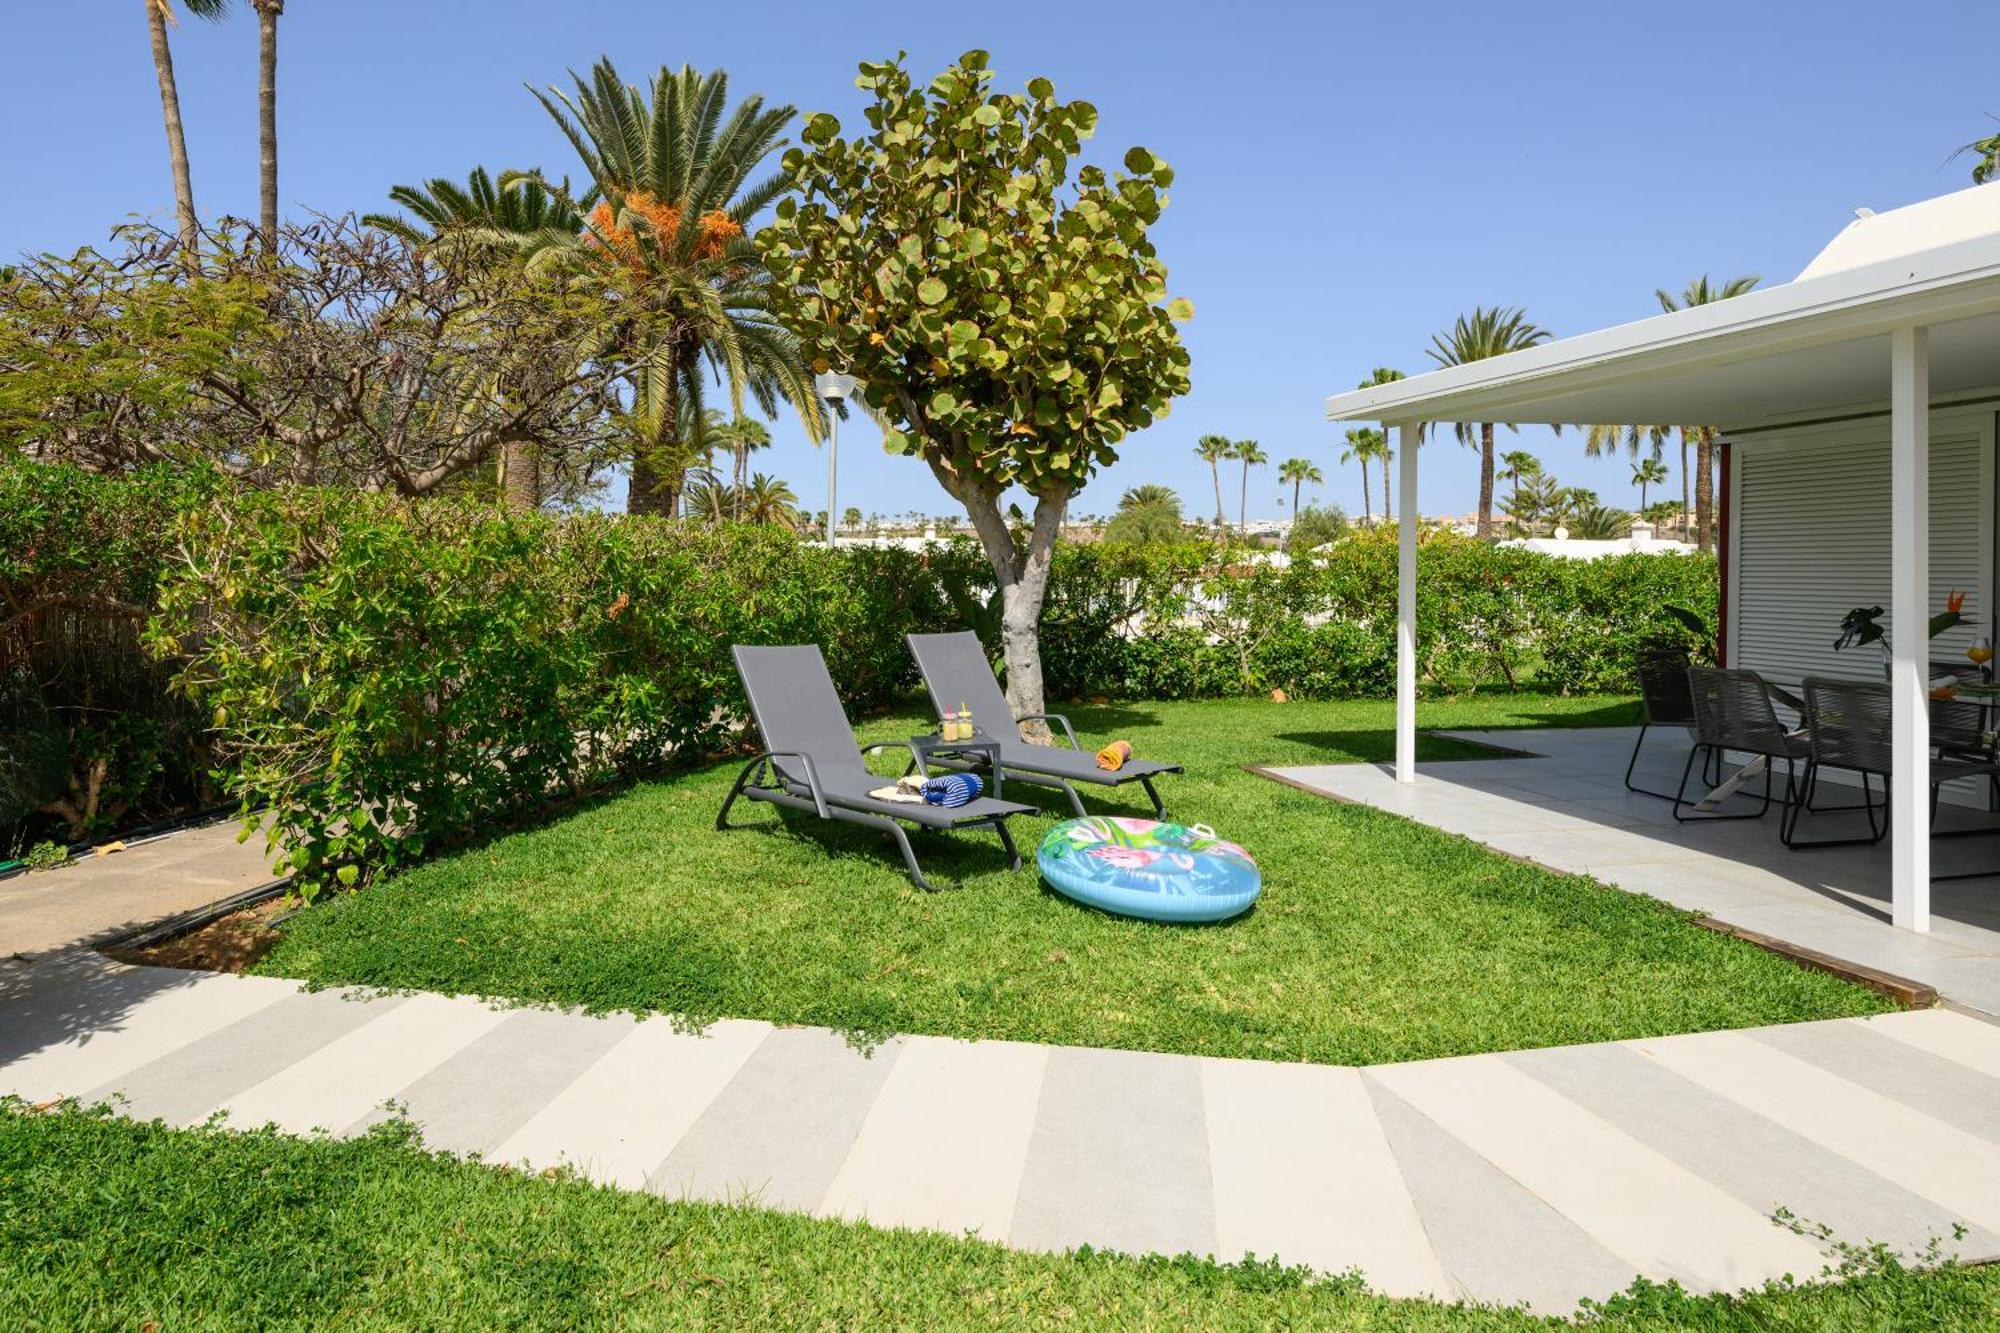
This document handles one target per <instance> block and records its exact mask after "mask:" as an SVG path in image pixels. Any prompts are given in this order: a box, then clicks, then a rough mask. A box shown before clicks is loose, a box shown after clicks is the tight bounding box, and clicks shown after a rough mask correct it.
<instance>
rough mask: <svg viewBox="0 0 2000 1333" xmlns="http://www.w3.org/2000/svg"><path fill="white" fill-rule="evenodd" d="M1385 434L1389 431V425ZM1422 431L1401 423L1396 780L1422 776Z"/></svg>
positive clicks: (1398, 456) (1398, 449)
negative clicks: (1419, 654) (1419, 599)
mask: <svg viewBox="0 0 2000 1333" xmlns="http://www.w3.org/2000/svg"><path fill="white" fill-rule="evenodd" d="M1382 433H1383V434H1384V435H1385V436H1386V435H1387V434H1388V433H1389V427H1388V424H1387V423H1386V422H1385V423H1383V426H1382ZM1417 433H1418V427H1416V426H1414V425H1404V426H1398V427H1397V428H1396V464H1397V466H1398V468H1399V469H1400V471H1399V472H1398V473H1397V480H1398V483H1399V484H1398V486H1397V488H1396V489H1397V492H1398V494H1397V499H1396V507H1397V512H1396V781H1398V782H1415V781H1416V780H1417Z"/></svg>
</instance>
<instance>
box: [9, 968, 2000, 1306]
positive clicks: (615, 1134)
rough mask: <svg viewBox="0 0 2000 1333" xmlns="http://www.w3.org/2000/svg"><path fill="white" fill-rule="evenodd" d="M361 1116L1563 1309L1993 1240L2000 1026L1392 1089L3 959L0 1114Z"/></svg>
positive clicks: (1653, 1049)
mask: <svg viewBox="0 0 2000 1333" xmlns="http://www.w3.org/2000/svg"><path fill="white" fill-rule="evenodd" d="M6 1093H12V1094H16V1095H19V1096H21V1097H24V1098H26V1099H28V1100H30V1101H31V1102H42V1101H45V1100H48V1099H51V1098H55V1097H59V1096H63V1095H76V1096H80V1097H84V1098H87V1099H93V1100H94V1099H102V1098H106V1097H110V1096H112V1095H114V1094H115V1095H118V1096H122V1097H123V1098H125V1099H126V1100H127V1109H128V1110H129V1113H130V1114H133V1115H136V1116H142V1117H148V1118H150V1117H163V1118H165V1119H166V1120H168V1121H171V1122H175V1123H181V1124H191V1123H195V1122H198V1121H201V1120H203V1119H204V1118H206V1117H208V1116H209V1115H211V1114H212V1113H214V1112H217V1111H221V1112H225V1113H226V1114H227V1115H228V1116H229V1118H230V1119H231V1121H232V1122H234V1123H237V1124H242V1125H256V1124H262V1123H265V1122H273V1123H275V1124H277V1125H279V1126H280V1127H282V1128H283V1129H285V1130H287V1131H292V1132H298V1133H305V1132H309V1131H312V1130H314V1129H316V1128H323V1129H327V1130H330V1131H332V1132H335V1133H351V1132H354V1131H356V1130H357V1129H359V1128H361V1127H364V1126H366V1125H367V1124H369V1123H371V1122H373V1121H374V1120H376V1119H378V1118H380V1117H381V1116H383V1115H385V1114H387V1113H388V1112H387V1111H385V1109H384V1108H385V1105H386V1104H387V1103H390V1102H392V1101H393V1102H395V1103H397V1104H399V1105H400V1106H402V1107H403V1108H404V1110H405V1113H406V1114H407V1115H408V1116H410V1117H411V1118H412V1119H414V1120H415V1121H416V1122H418V1124H419V1125H420V1126H421V1127H422V1129H423V1132H424V1135H425V1138H426V1140H427V1141H428V1142H429V1143H430V1144H432V1145H433V1146H436V1147H440V1148H446V1149H450V1150H453V1151H456V1152H463V1153H475V1152H476V1153H479V1154H482V1155H483V1156H484V1157H485V1158H486V1159H487V1160H489V1161H496V1162H507V1163H525V1164H527V1165H529V1166H534V1167H540V1166H545V1165H553V1164H557V1163H568V1164H571V1165H573V1166H575V1167H577V1168H578V1169H579V1170H581V1171H582V1172H584V1173H586V1174H587V1175H589V1176H591V1177H593V1178H595V1179H598V1180H602V1181H605V1182H608V1183H611V1184H615V1185H618V1186H622V1187H625V1188H628V1189H647V1190H653V1191H657V1192H659V1193H662V1194H666V1195H670V1196H675V1197H681V1196H687V1197H695V1198H708V1199H726V1200H732V1201H754V1202H758V1203H762V1204H766V1205H769V1206H773V1207H778V1208H786V1209H796V1210H802V1211H805V1212H810V1213H815V1214H820V1215H825V1216H837V1217H854V1218H860V1217H865V1218H868V1219H870V1220H872V1221H874V1222H876V1223H880V1224H884V1225H894V1226H911V1227H924V1228H933V1229H937V1230H940V1231H946V1232H953V1233H960V1232H976V1233H978V1234H980V1235H982V1236H986V1237H988V1238H991V1239H994V1240H998V1241H1003V1242H1006V1243H1008V1244H1011V1245H1016V1246H1021V1247H1029V1248H1038V1249H1056V1250H1059V1249H1064V1248H1068V1247H1071V1246H1076V1245H1082V1244H1086V1243H1088V1244H1090V1245H1093V1246H1098V1247H1101V1248H1111V1249H1117V1250H1125V1251H1134V1252H1146V1251H1159V1252H1165V1253H1179V1252H1182V1251H1193V1252H1197V1253H1204V1254H1215V1255H1219V1256H1222V1257H1225V1258H1232V1259H1233V1258H1236V1257H1240V1256H1241V1255H1243V1254H1245V1253H1255V1254H1258V1255H1266V1256H1268V1255H1273V1254H1275V1255H1277V1256H1279V1257H1281V1258H1283V1259H1284V1260H1286V1261H1288V1262H1291V1263H1297V1264H1307V1265H1311V1266H1313V1267H1315V1268H1319V1269H1322V1270H1327V1271H1341V1270H1346V1269H1349V1268H1358V1269H1359V1270H1361V1272H1363V1273H1364V1274H1365V1275H1366V1276H1367V1278H1368V1280H1369V1281H1370V1282H1371V1283H1372V1284H1373V1285H1374V1286H1375V1287H1376V1288H1378V1289H1379V1290H1382V1291H1385V1292H1388V1293H1391V1294H1394V1295H1439V1296H1446V1297H1450V1296H1456V1295H1466V1296H1471V1297H1475V1298H1478V1299H1481V1300H1490V1301H1500V1302H1510V1303H1511V1302H1527V1303H1529V1304H1530V1305H1532V1306H1534V1307H1535V1308H1538V1309H1543V1310H1549V1311H1569V1310H1571V1309H1573V1307H1574V1305H1575V1303H1576V1301H1577V1300H1578V1299H1579V1298H1581V1297H1585V1296H1593V1297H1594V1296H1603V1295H1606V1294H1608V1293H1610V1292H1613V1291H1616V1290H1618V1289H1619V1288H1622V1287H1624V1286H1625V1285H1626V1284H1627V1283H1628V1282H1630V1280H1631V1279H1632V1277H1633V1276H1634V1275H1635V1274H1637V1273H1644V1274H1647V1275H1649V1276H1652V1277H1654V1278H1659V1279H1666V1278H1674V1279H1678V1280H1679V1281H1680V1282H1682V1283H1684V1284H1685V1285H1687V1286H1689V1287H1692V1288H1696V1289H1702V1290H1707V1289H1735V1288H1740V1287H1743V1286H1747V1285H1752V1284H1756V1283H1759V1282H1762V1281H1763V1280H1765V1279H1767V1278H1772V1277H1777V1276H1779V1275H1782V1274H1785V1273H1791V1274H1795V1275H1798V1276H1800V1277H1806V1276H1810V1275H1814V1274H1816V1273H1818V1271H1819V1270H1820V1268H1821V1266H1822V1263H1823V1262H1824V1260H1823V1256H1822V1254H1821V1252H1820V1250H1819V1249H1818V1247H1817V1246H1816V1245H1814V1244H1813V1243H1810V1242H1809V1241H1807V1240H1806V1239H1803V1238H1801V1237H1800V1236H1798V1235H1796V1234H1794V1233H1793V1232H1792V1231H1789V1230H1787V1229H1784V1228H1782V1227H1780V1226H1778V1225H1776V1224H1774V1222H1773V1221H1772V1220H1771V1214H1772V1213H1773V1212H1774V1211H1775V1210H1777V1209H1779V1208H1787V1209H1790V1210H1791V1211H1792V1212H1793V1213H1795V1214H1797V1215H1799V1216H1800V1217H1803V1218H1807V1219H1811V1220H1813V1221H1816V1222H1822V1223H1825V1224H1827V1225H1829V1226H1831V1227H1832V1228H1834V1230H1835V1231H1836V1232H1837V1233H1838V1234H1839V1235H1840V1236H1841V1237H1843V1238H1846V1239H1851V1240H1856V1241H1860V1240H1880V1241H1884V1242H1887V1243H1890V1244H1893V1245H1896V1246H1898V1247H1901V1248H1904V1249H1906V1250H1915V1249H1917V1248H1918V1247H1920V1246H1921V1245H1922V1244H1923V1243H1924V1242H1925V1241H1926V1240H1927V1239H1929V1238H1931V1237H1933V1236H1938V1237H1946V1238H1949V1237H1950V1235H1951V1232H1952V1228H1953V1227H1954V1225H1962V1226H1963V1227H1965V1228H1966V1233H1965V1236H1964V1238H1963V1240H1961V1241H1958V1242H1956V1243H1954V1244H1952V1245H1949V1246H1948V1249H1949V1250H1951V1251H1953V1252H1956V1253H1959V1254H1961V1255H1964V1256H1966V1257H1969V1258H1979V1257H1991V1256H2000V1027H1994V1026H1991V1025H1989V1024H1986V1023H1984V1022H1982V1021H1980V1020H1978V1019H1975V1018H1971V1017H1967V1016H1965V1015H1962V1014H1958V1013H1952V1012H1948V1011H1943V1010H1929V1011H1924V1012H1915V1013H1898V1014H1893V1015H1889V1016H1886V1017H1880V1018H1872V1019H1865V1020H1864V1019H1848V1020H1840V1021H1834V1022H1824V1023H1808V1024H1800V1025H1797V1026H1789V1027H1779V1028H1765V1029H1757V1030H1750V1031H1740V1032H1718V1033H1708V1034H1701V1035H1692V1036H1675V1037H1664V1038H1658V1039H1651V1040H1641V1041H1626V1042H1616V1043H1610V1044H1605V1045H1596V1046H1580V1047H1567V1048H1559V1049H1550V1050H1538V1051H1521V1052H1512V1053H1506V1054H1492V1055H1477V1056H1469V1057H1463V1058H1458V1059H1450V1060H1434V1061H1425V1062H1420V1063H1412V1064H1399V1065H1379V1066H1374V1067H1371V1068H1366V1069H1348V1068H1336V1067H1331V1066H1324V1065H1307V1064H1273V1063H1264V1062H1258V1061H1246V1060H1221V1059H1204V1058H1195V1057H1188V1056H1176V1055H1155V1054H1146V1053H1141V1052H1131V1051H1109V1050H1090V1049H1084V1048H1073V1047H1049V1046H1038V1045H1024V1044H1018V1043H1010V1042H963V1041H953V1040H945V1039H940V1038H932V1037H902V1038H896V1039H893V1040H890V1041H887V1042H885V1043H883V1044H882V1045H880V1046H878V1047H876V1048H874V1049H873V1050H872V1051H870V1052H866V1053H864V1052H862V1051H859V1050H856V1049H855V1048H854V1047H853V1046H851V1045H849V1044H848V1043H847V1042H846V1041H844V1040H843V1039H842V1038H841V1037H840V1036H839V1035H838V1034H836V1033H833V1032H829V1031H825V1030H823V1029H816V1028H787V1027H773V1026H772V1025H770V1024H767V1023H759V1022H743V1021H735V1020H724V1021H721V1022H717V1023H715V1024H713V1025H712V1026H711V1027H709V1028H708V1029H707V1030H706V1031H705V1032H702V1033H700V1034H694V1033H690V1032H685V1031H676V1030H675V1026H674V1025H673V1024H672V1023H671V1022H669V1021H668V1020H666V1019H663V1018H653V1019H646V1020H643V1021H642V1020H637V1019H634V1018H633V1017H631V1016H629V1015H626V1016H609V1017H588V1016H584V1015H579V1014H573V1013H563V1012H557V1011H552V1010H547V1009H495V1008H491V1007H488V1006H487V1005H485V1004H482V1003H480V1002H478V1001H476V1000H471V999H454V998H448V997H445V996H439V995H429V994H411V995H393V996H368V995H362V994H359V993H353V992H343V991H322V992H317V993H314V992H308V991H305V990H304V989H303V988H302V987H301V986H299V985H298V984H296V983H293V982H289V981H281V980H274V979H268V978H257V977H233V976H222V975H214V974H207V973H197V972H178V971H169V970H164V969H156V968H130V967H122V966H119V965H116V964H112V963H110V962H108V961H107V960H104V959H102V958H100V957H98V956H96V955H90V954H70V955H63V956H59V957H56V958H53V959H49V960H46V961H43V962H40V963H37V964H35V965H34V966H32V967H27V968H17V969H15V970H13V971H11V972H7V973H0V1094H6Z"/></svg>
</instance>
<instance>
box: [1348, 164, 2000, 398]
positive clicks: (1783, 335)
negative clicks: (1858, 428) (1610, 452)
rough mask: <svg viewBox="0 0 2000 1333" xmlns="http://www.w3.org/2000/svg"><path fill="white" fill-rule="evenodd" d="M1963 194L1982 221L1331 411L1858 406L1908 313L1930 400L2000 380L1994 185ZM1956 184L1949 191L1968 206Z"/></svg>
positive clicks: (1884, 379) (1404, 383)
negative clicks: (1920, 332) (1951, 235)
mask: <svg viewBox="0 0 2000 1333" xmlns="http://www.w3.org/2000/svg"><path fill="white" fill-rule="evenodd" d="M1989 192H1991V193H1989ZM1962 195H1977V196H1980V197H1979V198H1978V199H1977V200H1976V202H1977V203H1978V204H1979V205H1980V206H1981V210H1980V211H1981V212H1982V213H1983V214H1984V216H1985V217H1986V218H1987V219H1988V222H1987V230H1986V231H1985V232H1984V233H1983V234H1977V235H1971V236H1968V237H1966V238H1965V239H1959V240H1953V241H1950V242H1949V243H1946V244H1943V245H1932V246H1931V247H1930V248H1927V249H1919V250H1914V251H1910V252H1908V253H1902V254H1896V255H1893V256H1891V257H1888V258H1883V259H1872V260H1871V261H1870V262H1864V263H1858V264H1850V266H1847V267H1838V268H1833V269H1832V270H1831V271H1823V272H1815V268H1814V267H1809V268H1808V269H1807V271H1806V273H1804V274H1802V275H1801V276H1800V277H1799V278H1798V279H1797V280H1795V281H1792V282H1789V283H1785V284H1782V285H1780V286H1775V287H1767V288H1764V289H1762V290H1759V291H1753V292H1749V293H1747V294H1745V295H1743V296H1739V297H1735V298H1732V299H1730V300H1727V301H1717V302H1714V303H1712V304H1709V305H1704V306H1695V307H1692V308H1690V309H1685V310H1677V311H1674V312H1673V313H1671V314H1663V315H1658V316H1655V317H1654V318H1651V319H1644V320H1640V321H1638V322H1637V323H1633V324H1621V325H1618V326H1616V327H1613V328H1608V329H1602V330H1599V331H1598V332H1595V333H1587V334H1583V335H1580V336H1578V337H1574V338H1564V339H1562V340H1560V341H1557V342H1550V343H1544V344H1543V345H1541V346H1539V347H1534V348H1530V349H1528V350H1526V351H1521V352H1514V353H1511V354H1509V355H1507V356H1499V357H1493V358H1491V359H1489V360H1485V361H1477V362H1473V363H1471V364H1469V365H1463V366H1450V367H1446V368H1444V369H1440V370H1435V371H1431V372H1429V373H1428V374H1423V375H1413V376H1411V377H1410V378H1409V379H1405V380H1398V381H1396V382H1394V383H1392V384H1385V385H1380V386H1377V387H1374V388H1368V389H1359V390H1356V391H1354V392H1351V393H1341V394H1335V395H1333V396H1332V397H1330V398H1328V399H1327V400H1326V415H1327V419H1328V420H1330V421H1367V422H1375V421H1382V422H1388V423H1391V424H1403V423H1412V422H1429V421H1496V422H1501V421H1504V422H1513V423H1522V424H1525V423H1531V422H1536V423H1547V424H1551V425H1585V424H1592V423H1598V422H1603V423H1615V424H1623V423H1630V422H1638V423H1643V424H1662V425H1682V424H1690V425H1691V424H1706V425H1715V426H1722V427H1724V428H1727V429H1741V428H1745V427H1750V426H1754V425H1758V424H1763V423H1768V422H1772V421H1777V420H1783V419H1791V418H1798V417H1801V416H1812V415H1818V414H1837V413H1840V412H1843V411H1852V410H1867V409H1871V408H1877V407H1879V406H1881V405H1882V404H1885V403H1887V401H1888V399H1889V333H1890V332H1891V331H1892V330H1894V329H1896V328H1900V327H1907V326H1911V325H1922V326H1926V327H1928V328H1929V329H1930V377H1931V392H1932V396H1933V397H1934V398H1938V397H1944V396H1947V395H1950V394H1954V393H1962V392H1966V391H1970V390H1974V389H1981V388H1988V387H1992V386H1996V385H2000V185H1992V186H1980V187H1977V188H1976V189H1974V190H1970V191H1965V192H1962ZM1962 195H1960V196H1945V200H1949V201H1952V203H1953V205H1954V206H1955V211H1956V213H1957V214H1961V215H1962V214H1964V213H1966V211H1967V210H1966V208H1965V207H1964V205H1963V204H1961V203H1959V200H1960V199H1961V198H1962ZM1943 202H1944V201H1943V200H1933V201H1929V202H1928V203H1927V204H1919V205H1914V206H1913V208H1912V209H1911V210H1898V212H1910V211H1914V210H1920V209H1925V208H1929V207H1932V206H1933V205H1937V204H1940V203H1943ZM1896 216H1897V215H1896V214H1895V213H1885V214H1881V215H1879V216H1878V217H1873V218H1868V219H1864V220H1863V223H1864V224H1866V223H1874V222H1882V223H1885V224H1889V223H1891V222H1892V220H1894V219H1896ZM1885 230H1887V228H1885ZM1956 230H1957V231H1958V234H1960V235H1964V234H1965V232H1966V231H1967V230H1976V228H1967V227H1959V228H1956ZM1846 237H1847V233H1843V234H1842V237H1840V238H1836V241H1835V244H1834V245H1831V246H1829V247H1828V250H1827V252H1823V255H1822V258H1821V259H1820V260H1815V261H1814V265H1815V267H1824V266H1825V258H1826V254H1829V253H1831V252H1833V251H1834V250H1835V249H1836V247H1841V248H1843V249H1844V250H1845V251H1847V253H1846V254H1843V255H1842V256H1841V258H1843V259H1851V258H1855V257H1858V256H1855V255H1854V254H1853V250H1854V248H1855V247H1854V243H1853V242H1852V241H1851V240H1848V239H1844V238H1846Z"/></svg>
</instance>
